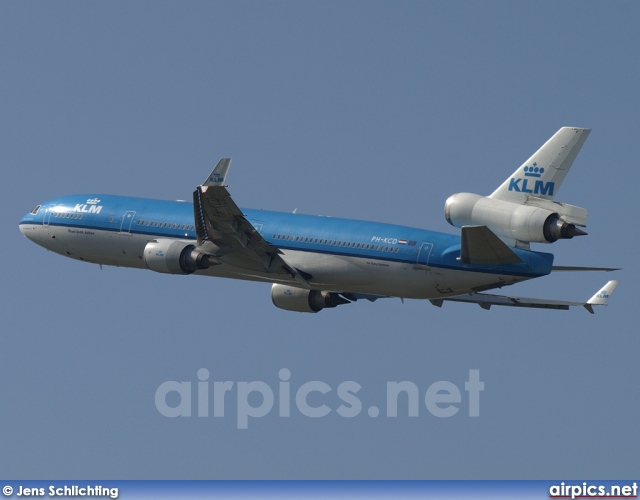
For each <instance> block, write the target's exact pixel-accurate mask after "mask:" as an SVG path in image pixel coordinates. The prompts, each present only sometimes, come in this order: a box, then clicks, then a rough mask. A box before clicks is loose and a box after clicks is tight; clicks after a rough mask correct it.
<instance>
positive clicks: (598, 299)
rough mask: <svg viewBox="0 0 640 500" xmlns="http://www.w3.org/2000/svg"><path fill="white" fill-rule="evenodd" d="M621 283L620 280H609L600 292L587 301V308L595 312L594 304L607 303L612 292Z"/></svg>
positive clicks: (602, 304)
mask: <svg viewBox="0 0 640 500" xmlns="http://www.w3.org/2000/svg"><path fill="white" fill-rule="evenodd" d="M619 284H620V282H619V281H618V280H611V281H609V282H607V284H606V285H605V286H603V287H602V289H601V290H600V291H599V292H598V293H596V294H595V295H594V296H593V297H591V298H590V299H589V300H588V301H587V303H586V304H585V305H584V307H585V309H586V310H587V311H589V312H590V313H591V314H593V307H592V306H604V305H607V300H608V299H609V297H611V294H612V293H613V291H614V290H615V289H616V287H617V286H618V285H619Z"/></svg>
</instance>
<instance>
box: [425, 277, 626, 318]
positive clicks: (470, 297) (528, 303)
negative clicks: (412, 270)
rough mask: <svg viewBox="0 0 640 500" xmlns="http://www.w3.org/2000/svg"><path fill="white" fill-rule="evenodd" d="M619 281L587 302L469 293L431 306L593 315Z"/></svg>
mask: <svg viewBox="0 0 640 500" xmlns="http://www.w3.org/2000/svg"><path fill="white" fill-rule="evenodd" d="M618 284H619V281H617V280H612V281H609V282H608V283H607V284H606V285H605V286H604V287H602V288H601V289H600V291H598V293H596V294H595V295H594V296H593V297H591V298H590V299H589V300H588V301H587V302H570V301H566V300H550V299H531V298H527V297H509V296H506V295H492V294H489V293H469V294H466V295H457V296H455V297H446V298H443V299H438V300H437V301H435V302H434V301H433V300H432V301H431V303H432V304H434V305H436V306H438V307H440V306H441V305H442V301H443V300H448V301H452V302H470V303H474V304H478V305H479V306H480V307H482V308H483V309H490V308H491V306H509V307H532V308H536V309H561V310H567V309H569V308H570V307H575V306H583V307H584V308H585V309H586V310H587V311H589V312H590V313H591V314H593V306H602V305H606V302H607V300H608V299H609V297H610V296H611V294H612V293H613V291H614V290H615V289H616V287H617V286H618Z"/></svg>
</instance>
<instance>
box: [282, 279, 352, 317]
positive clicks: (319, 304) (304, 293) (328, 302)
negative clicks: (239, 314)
mask: <svg viewBox="0 0 640 500" xmlns="http://www.w3.org/2000/svg"><path fill="white" fill-rule="evenodd" d="M271 300H272V301H273V305H274V306H276V307H279V308H280V309H286V310H287V311H296V312H309V313H315V312H318V311H320V310H322V309H325V308H328V307H337V306H339V305H341V304H350V303H351V302H350V301H349V300H347V299H345V298H343V297H341V296H340V295H339V294H337V293H335V292H326V291H321V290H305V289H304V288H297V287H292V286H287V285H279V284H277V283H276V284H274V285H273V286H272V287H271Z"/></svg>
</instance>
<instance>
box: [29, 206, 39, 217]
mask: <svg viewBox="0 0 640 500" xmlns="http://www.w3.org/2000/svg"><path fill="white" fill-rule="evenodd" d="M38 210H40V205H38V206H37V207H36V208H34V209H33V210H31V215H36V214H37V213H38Z"/></svg>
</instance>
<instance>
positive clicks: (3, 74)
mask: <svg viewBox="0 0 640 500" xmlns="http://www.w3.org/2000/svg"><path fill="white" fill-rule="evenodd" d="M639 15H640V4H639V3H638V2H631V1H628V2H593V1H588V2H577V1H565V2H556V1H538V2H507V1H503V2H492V1H489V2H427V1H425V2H410V1H403V2H371V1H350V2H341V1H327V2H308V1H302V2H299V1H295V2H294V1H279V2H258V1H238V2H195V1H194V2H163V1H154V2H149V1H138V2H118V1H115V2H80V1H78V2H68V1H67V2H65V1H62V2H46V3H45V2H3V3H2V4H0V61H1V64H0V88H1V89H2V91H1V92H0V134H1V137H2V141H1V143H0V144H1V145H0V158H1V160H2V172H3V180H2V183H0V191H1V195H2V196H1V198H0V199H1V200H2V201H1V203H2V215H3V216H2V218H1V219H0V225H1V229H2V234H4V240H3V241H4V245H2V249H1V250H0V252H1V255H2V262H3V273H2V280H1V283H2V285H1V287H2V301H0V318H1V319H0V321H1V323H0V325H1V327H2V335H1V336H0V415H1V416H2V432H1V436H2V453H0V476H2V477H6V478H53V477H61V478H68V479H73V478H82V477H84V478H96V479H97V478H159V479H164V478H178V479H180V478H201V479H210V478H211V479H213V478H226V479H231V478H336V479H346V478H435V479H446V478H482V479H483V478H563V479H570V478H587V477H595V478H604V477H610V478H618V477H631V476H637V475H638V472H639V470H638V464H639V463H640V455H639V451H638V450H639V448H638V438H639V436H638V427H637V422H638V421H639V420H640V398H638V389H637V381H638V375H639V368H638V359H637V356H638V352H639V350H640V340H639V338H638V327H637V319H635V318H637V315H636V314H635V313H636V308H637V298H638V297H639V296H640V294H639V290H638V280H637V277H638V271H639V269H638V258H637V256H636V255H635V254H636V251H635V250H636V249H637V248H638V244H639V239H638V236H637V226H638V224H637V219H636V218H637V208H636V207H635V204H636V203H637V201H638V195H637V186H638V180H639V175H638V166H637V158H638V153H637V152H638V148H639V147H640V140H639V139H640V105H639V104H640V98H639V97H638V96H639V93H638V89H640V31H639V30H638V19H639ZM561 126H579V127H590V128H592V129H593V132H592V133H591V135H590V137H589V139H588V140H587V142H586V144H585V146H584V147H583V149H582V152H581V153H580V155H579V156H578V159H577V160H576V162H575V164H574V167H573V170H572V171H571V173H570V174H569V176H568V178H567V180H566V181H565V183H564V184H563V186H562V189H561V190H560V192H559V194H558V196H557V197H556V199H557V200H560V201H563V202H567V203H571V204H574V205H578V206H582V207H586V208H588V209H589V210H590V215H589V221H588V222H589V223H588V228H587V229H588V232H589V236H587V237H584V238H579V239H575V240H572V241H561V242H558V243H556V244H554V245H553V246H539V247H537V249H540V250H545V251H552V252H553V253H555V254H556V263H557V264H560V265H604V266H619V267H623V268H624V269H623V271H621V272H618V273H616V274H615V275H603V274H563V275H552V276H549V277H546V278H542V279H539V280H537V281H535V282H530V283H525V284H521V285H518V286H517V287H513V288H512V289H511V290H508V291H509V292H511V293H517V294H519V295H524V296H534V297H536V296H539V297H551V298H566V299H575V300H583V299H586V298H588V297H590V296H591V294H592V293H593V292H595V291H596V290H597V289H598V287H599V286H600V285H601V284H602V283H604V282H605V281H606V280H607V279H610V278H618V279H620V280H621V281H622V284H621V286H620V288H619V289H618V291H617V292H616V295H615V296H614V298H613V300H612V302H611V304H610V306H609V307H607V308H602V309H601V310H598V311H597V313H596V314H595V315H594V316H592V315H589V314H588V313H586V312H585V311H583V310H572V311H570V312H557V311H528V310H511V309H508V308H505V309H498V308H494V309H492V310H491V311H485V310H482V309H480V308H479V307H477V306H471V305H465V304H446V305H445V306H444V307H443V308H442V309H437V308H435V307H433V306H431V304H429V303H428V302H426V301H406V302H405V303H404V304H403V303H401V302H400V301H399V300H385V301H378V302H377V303H375V304H370V303H368V302H367V303H357V304H354V305H351V306H348V307H342V308H338V309H336V310H332V311H323V312H321V313H320V314H317V315H303V314H294V313H288V312H285V311H281V310H278V309H276V308H275V307H274V306H273V305H272V303H271V299H270V297H269V286H268V285H264V284H256V283H244V282H237V281H229V280H216V279H206V278H198V277H182V276H165V275H159V274H155V273H153V272H151V271H138V270H129V269H120V268H108V267H105V268H104V269H103V270H102V271H101V270H100V269H99V268H98V266H95V265H89V264H84V263H80V262H77V261H73V260H70V259H64V258H62V257H60V256H58V255H55V254H52V253H50V252H46V251H45V250H44V249H42V248H40V247H37V246H36V245H34V244H33V243H31V242H30V241H28V240H26V239H25V238H23V237H22V235H21V234H20V232H19V230H18V221H19V220H20V218H21V217H22V215H24V214H25V213H26V212H28V211H29V210H31V209H32V208H33V207H34V206H35V205H36V204H38V203H40V202H42V201H44V200H47V199H50V198H54V197H57V196H61V195H65V194H74V193H85V192H104V193H111V194H121V195H132V196H143V197H154V198H161V199H190V197H191V193H192V191H193V189H194V187H195V186H196V185H197V184H198V183H201V182H202V181H203V179H204V178H205V176H206V175H207V174H208V173H209V171H210V169H211V168H212V166H213V165H214V164H215V162H216V161H217V160H218V159H219V158H220V157H222V156H231V157H233V159H234V161H233V164H232V167H231V171H230V174H229V177H228V182H229V183H230V185H231V187H230V190H231V193H232V195H233V196H234V199H235V200H236V202H237V203H238V204H239V205H240V206H244V207H251V208H265V209H272V210H282V211H292V210H293V209H295V208H297V209H298V212H300V213H311V214H322V215H332V216H342V217H350V218H356V219H368V220H378V221H384V222H391V223H399V224H405V225H410V226H417V227H425V228H429V229H434V230H442V231H446V232H451V233H455V232H456V231H457V230H456V229H455V228H453V227H450V226H449V225H448V224H447V223H446V221H445V220H444V217H443V206H444V201H445V200H446V198H447V197H448V196H449V195H451V194H453V193H456V192H460V191H470V192H476V193H480V194H489V193H491V192H492V191H493V189H494V188H495V187H496V186H498V185H499V184H500V183H501V182H502V181H503V180H504V179H505V178H506V177H507V176H508V175H509V174H510V173H511V172H512V171H513V170H515V169H516V168H517V167H518V166H519V165H520V164H521V163H522V162H523V161H524V160H526V159H527V158H528V157H529V156H530V155H531V154H532V153H533V152H534V151H535V150H536V149H537V148H538V147H539V146H540V145H541V144H542V143H543V142H544V141H546V140H547V139H548V138H549V137H550V136H551V135H552V134H553V133H554V132H556V130H557V129H558V128H560V127H561ZM201 368H206V369H207V370H209V372H210V381H212V382H213V381H226V380H229V381H236V382H240V381H255V380H260V381H264V382H266V383H268V384H269V385H270V386H271V387H273V388H274V389H275V388H277V387H278V382H279V378H278V373H279V371H280V370H281V369H283V368H286V369H288V370H290V372H291V380H290V382H291V387H292V388H294V389H295V388H296V387H299V386H300V385H302V384H303V383H305V382H308V381H314V380H319V381H324V382H325V383H327V384H329V385H330V386H331V387H332V388H334V391H333V392H332V393H330V394H328V395H327V396H326V398H325V399H322V398H319V399H320V400H322V401H325V402H327V404H330V405H331V404H333V407H334V408H335V407H336V406H337V405H336V404H335V403H336V402H338V405H339V400H338V398H337V396H336V395H335V388H336V387H337V386H338V384H340V383H341V382H342V381H356V382H358V383H359V384H360V385H361V386H362V387H363V389H362V391H361V392H360V393H359V394H358V396H359V397H360V399H361V400H362V401H363V404H364V407H365V409H366V408H368V407H369V406H370V405H373V404H376V405H378V406H380V407H383V406H384V397H385V387H386V383H387V382H389V381H402V380H407V381H412V382H413V383H415V384H416V385H417V386H418V387H419V388H420V391H421V393H422V394H424V392H425V391H426V389H427V387H429V385H430V384H432V383H433V382H436V381H441V380H446V381H451V382H453V383H455V384H456V385H457V386H458V387H460V388H461V389H462V388H463V387H464V382H465V381H466V380H467V377H468V373H469V370H470V369H477V370H480V377H481V379H482V380H483V381H484V382H485V390H484V392H483V393H482V396H481V398H482V399H481V414H480V417H478V418H470V417H469V416H468V412H467V403H466V399H464V400H463V403H462V404H461V405H459V406H460V411H459V413H458V414H457V415H455V416H453V417H451V418H443V419H440V418H436V417H434V416H432V415H430V414H428V412H427V411H426V408H425V407H424V405H422V404H421V407H420V414H419V416H418V417H417V418H409V417H407V416H406V413H403V412H402V409H401V415H400V416H399V417H397V418H395V419H394V418H387V417H386V416H384V415H381V416H379V417H378V418H371V417H369V416H368V415H367V411H366V410H365V411H363V412H362V414H361V415H359V416H358V417H355V418H351V419H348V418H343V417H340V416H339V415H337V414H336V412H335V411H333V412H332V413H331V414H330V415H328V416H327V417H324V418H317V419H313V418H308V417H304V416H302V415H300V414H299V413H295V412H292V416H291V417H289V418H280V417H278V416H277V408H276V409H274V410H273V411H272V413H271V414H269V415H268V416H266V417H264V418H261V419H254V420H253V421H251V422H250V425H249V429H247V430H238V429H237V428H236V420H235V416H234V415H235V413H234V409H233V407H231V408H230V409H229V413H228V415H227V416H225V418H216V419H214V418H212V417H210V418H196V417H192V418H176V419H170V418H166V417H163V416H162V415H161V414H160V413H159V412H158V411H157V409H156V407H155V404H154V395H155V391H156V389H157V388H158V386H159V385H160V384H162V383H163V382H165V381H169V380H175V381H189V382H192V384H193V385H194V387H195V384H196V382H197V380H198V379H197V375H196V374H197V372H198V370H199V369H201ZM463 393H464V391H463ZM463 397H464V394H463ZM258 402H259V401H258ZM258 402H255V403H254V404H258ZM314 402H316V403H317V401H315V400H314Z"/></svg>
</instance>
